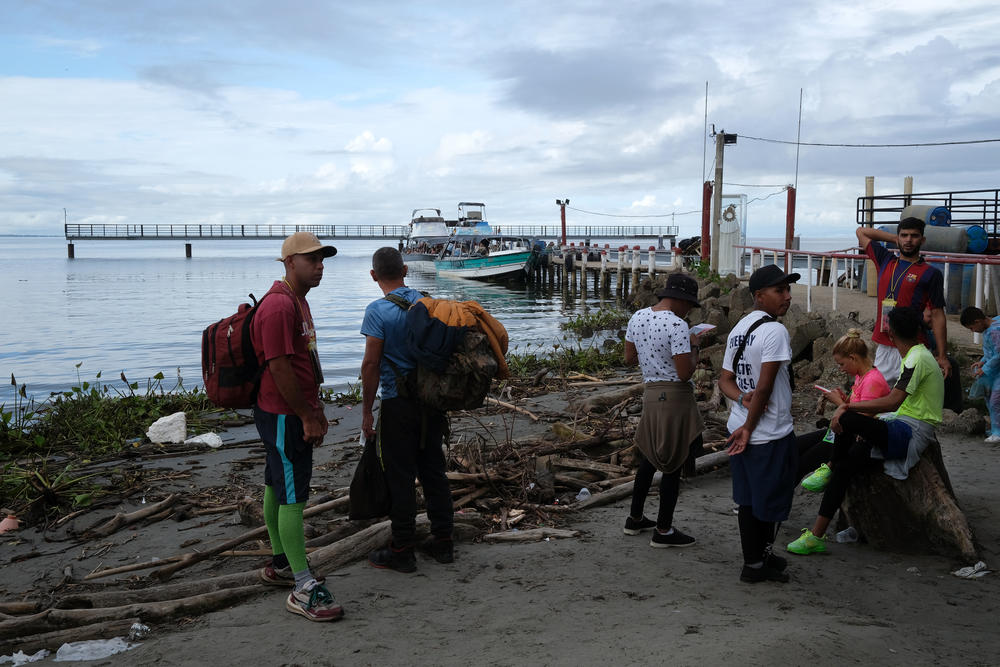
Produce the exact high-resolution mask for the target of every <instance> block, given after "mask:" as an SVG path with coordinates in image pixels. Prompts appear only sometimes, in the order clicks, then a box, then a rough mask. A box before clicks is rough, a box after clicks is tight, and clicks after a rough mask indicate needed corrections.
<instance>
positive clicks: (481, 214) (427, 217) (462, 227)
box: [400, 201, 493, 270]
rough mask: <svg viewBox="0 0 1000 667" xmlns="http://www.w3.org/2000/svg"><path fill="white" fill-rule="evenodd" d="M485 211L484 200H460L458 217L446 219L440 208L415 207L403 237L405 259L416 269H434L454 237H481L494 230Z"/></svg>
mask: <svg viewBox="0 0 1000 667" xmlns="http://www.w3.org/2000/svg"><path fill="white" fill-rule="evenodd" d="M485 215H486V204H483V203H480V202H465V201H463V202H459V204H458V218H457V219H456V220H445V219H444V218H443V217H441V209H438V208H418V209H414V210H413V213H412V214H411V215H410V227H409V230H408V233H407V236H406V238H405V239H403V240H402V241H401V243H402V248H401V250H400V252H402V254H403V261H404V262H406V264H407V265H409V266H410V267H411V268H414V269H418V270H425V269H426V270H433V269H434V259H435V258H436V257H437V256H438V255H439V254H440V253H441V250H442V249H443V248H444V245H445V244H446V243H448V241H450V240H451V239H452V237H455V236H458V237H461V238H480V237H482V236H486V235H489V234H492V233H493V230H492V229H491V228H490V223H488V222H487V221H486V220H485Z"/></svg>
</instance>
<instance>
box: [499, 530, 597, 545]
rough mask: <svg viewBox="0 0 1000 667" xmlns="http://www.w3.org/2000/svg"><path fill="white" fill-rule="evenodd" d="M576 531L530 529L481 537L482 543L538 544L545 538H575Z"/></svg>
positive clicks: (578, 532)
mask: <svg viewBox="0 0 1000 667" xmlns="http://www.w3.org/2000/svg"><path fill="white" fill-rule="evenodd" d="M579 534H580V531H578V530H567V529H565V528H531V529H530V530H508V531H505V532H502V533H490V534H488V535H483V542H538V541H539V540H544V539H545V538H547V537H548V538H565V537H576V536H577V535H579Z"/></svg>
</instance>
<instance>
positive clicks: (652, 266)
mask: <svg viewBox="0 0 1000 667" xmlns="http://www.w3.org/2000/svg"><path fill="white" fill-rule="evenodd" d="M655 277H656V248H655V247H653V246H649V279H650V280H652V279H653V278H655Z"/></svg>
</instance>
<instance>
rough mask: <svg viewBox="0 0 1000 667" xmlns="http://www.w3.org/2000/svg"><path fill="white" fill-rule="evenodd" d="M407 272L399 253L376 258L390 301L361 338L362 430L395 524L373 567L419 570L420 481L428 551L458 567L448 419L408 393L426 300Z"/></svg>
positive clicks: (369, 313) (377, 307)
mask: <svg viewBox="0 0 1000 667" xmlns="http://www.w3.org/2000/svg"><path fill="white" fill-rule="evenodd" d="M406 269H407V267H406V264H404V263H403V256H402V255H401V254H400V253H399V251H398V250H396V249H395V248H388V247H386V248H379V249H378V250H376V251H375V254H374V255H373V256H372V270H371V276H372V279H373V280H374V281H375V282H377V283H378V286H379V288H380V289H381V290H382V294H384V295H385V298H382V299H377V300H375V301H373V302H371V303H370V304H368V307H367V308H366V309H365V319H364V321H363V322H362V323H361V335H363V336H364V337H365V356H364V360H363V361H362V362H361V385H362V401H363V403H362V419H361V430H362V432H363V433H364V436H365V438H377V449H378V455H379V456H378V457H379V460H380V461H381V462H382V467H383V471H384V472H385V479H386V483H387V485H388V487H389V498H390V501H391V507H390V510H389V519H390V520H391V521H392V540H391V541H390V542H389V544H388V546H386V547H385V548H382V549H378V550H376V551H373V552H372V553H370V554H369V555H368V561H369V562H370V563H371V564H372V565H374V566H375V567H379V568H389V569H393V570H396V571H398V572H413V571H414V570H416V569H417V561H416V558H415V557H414V553H413V552H414V546H415V545H416V539H417V535H416V525H417V524H416V517H417V502H416V490H415V488H414V483H413V480H414V478H417V479H419V480H420V485H421V487H422V488H423V491H424V498H425V499H426V501H427V517H428V519H430V522H431V537H430V538H429V539H428V540H427V542H425V543H424V544H423V545H422V548H423V550H425V551H426V552H427V553H428V554H429V555H430V556H432V557H433V558H434V559H435V560H436V561H438V562H439V563H450V562H452V560H454V551H453V546H452V527H453V523H454V512H453V509H452V503H451V488H450V487H449V485H448V477H447V476H446V475H445V459H444V452H443V451H442V449H441V441H442V438H443V435H444V431H445V426H446V422H445V415H444V413H443V412H439V411H437V410H433V409H431V408H428V407H427V406H425V405H421V404H420V403H419V402H417V401H416V400H415V399H413V398H410V397H409V395H408V394H409V393H410V392H408V391H407V390H406V385H407V378H408V376H409V375H410V374H412V372H413V370H414V368H415V367H416V362H415V361H414V358H413V355H412V354H411V353H410V351H409V343H408V340H407V330H406V310H405V309H404V308H406V307H407V306H406V304H407V303H411V304H412V303H415V302H416V301H417V300H418V299H420V298H421V297H422V296H423V295H422V294H421V293H420V292H418V291H417V290H415V289H411V288H409V287H407V286H406V285H405V284H404V283H403V280H404V278H405V277H406ZM410 379H412V378H410ZM379 386H381V389H382V402H381V405H380V407H379V416H378V423H376V422H375V415H374V412H373V409H374V406H375V394H376V391H377V390H378V388H379Z"/></svg>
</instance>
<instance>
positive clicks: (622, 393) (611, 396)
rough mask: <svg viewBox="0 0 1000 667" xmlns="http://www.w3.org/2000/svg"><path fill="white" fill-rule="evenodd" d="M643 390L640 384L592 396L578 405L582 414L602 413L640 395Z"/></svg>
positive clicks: (642, 385) (643, 386)
mask: <svg viewBox="0 0 1000 667" xmlns="http://www.w3.org/2000/svg"><path fill="white" fill-rule="evenodd" d="M644 388H645V385H644V384H643V383H641V382H640V383H638V384H634V385H632V386H631V387H625V388H623V389H616V390H614V391H607V392H603V393H600V394H594V395H593V396H589V397H588V398H587V399H586V400H584V401H583V402H581V403H580V410H581V411H583V412H604V411H606V410H608V409H609V408H612V407H614V406H616V405H618V404H619V403H621V402H622V401H627V400H628V399H630V398H633V397H635V396H639V395H641V394H642V392H643V389H644Z"/></svg>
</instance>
